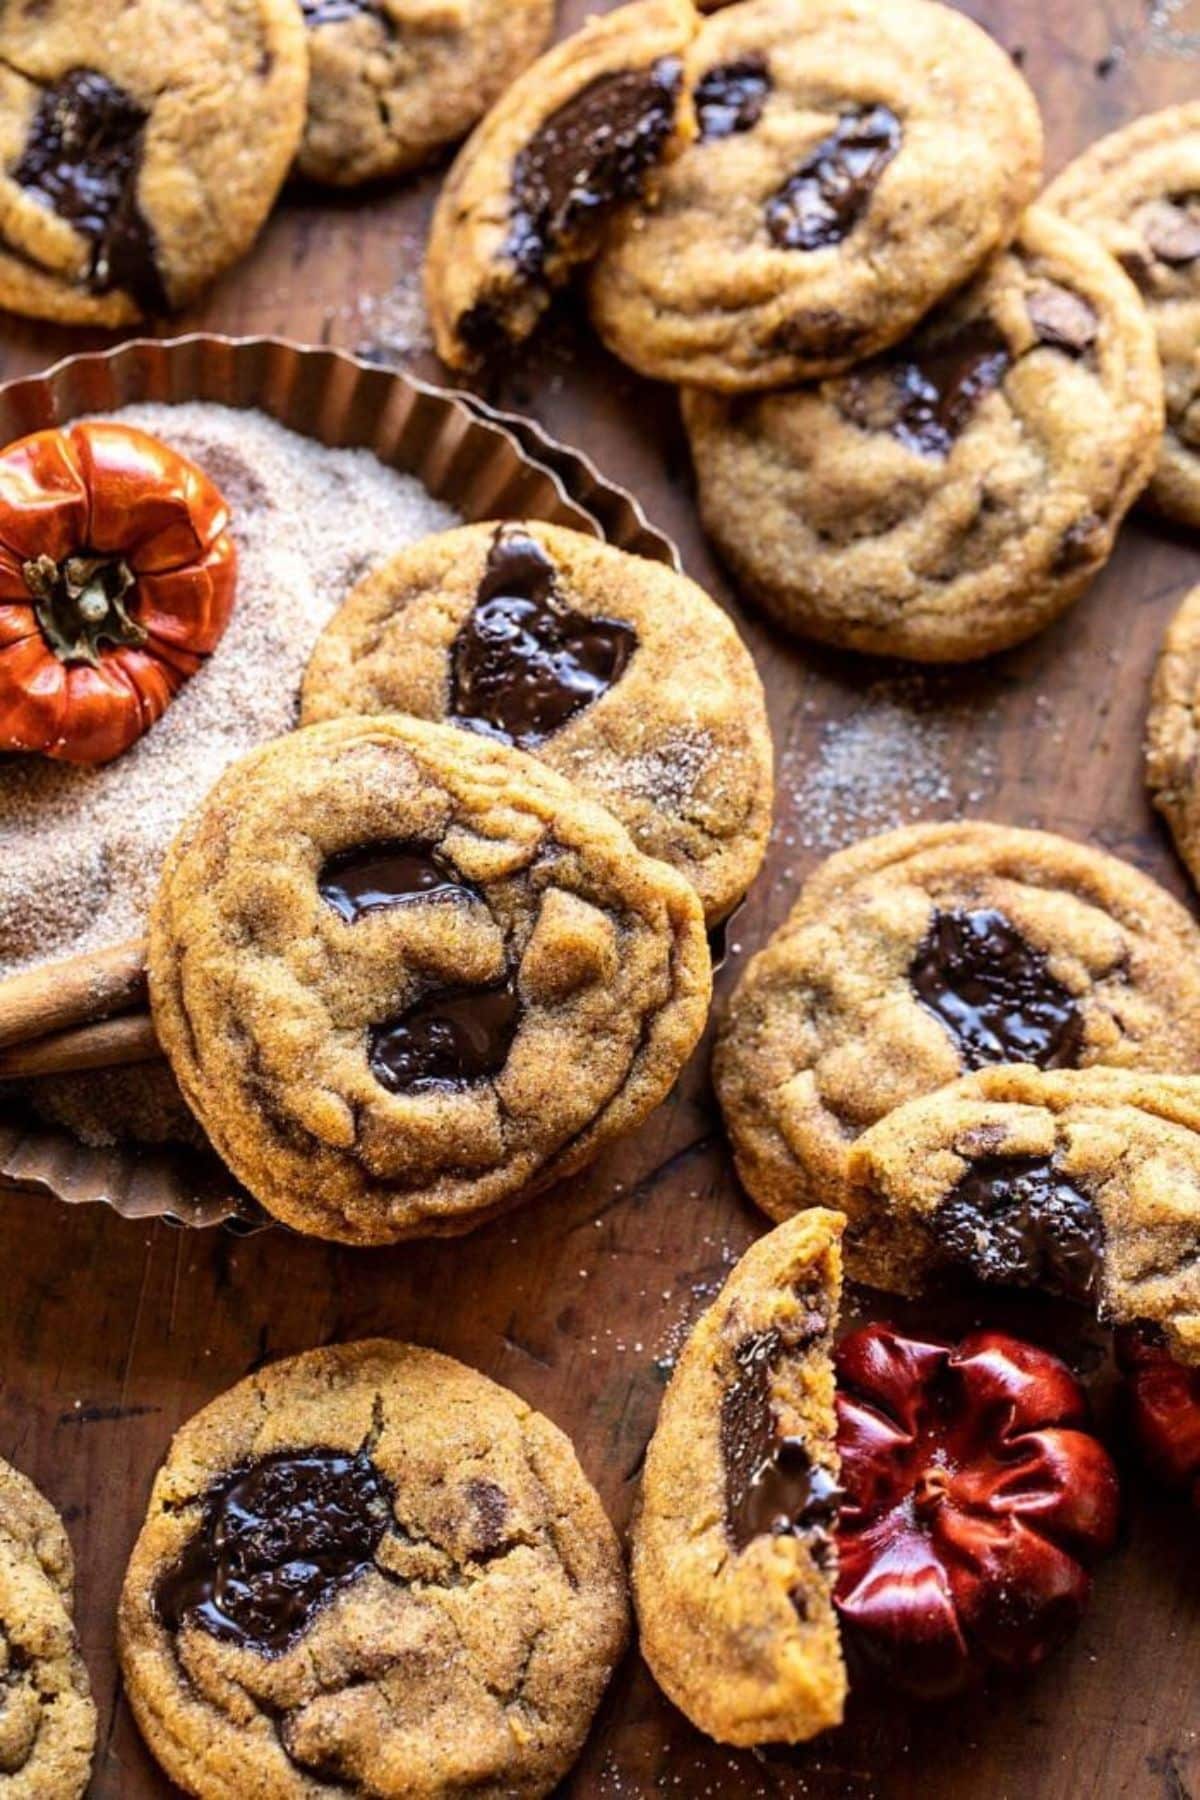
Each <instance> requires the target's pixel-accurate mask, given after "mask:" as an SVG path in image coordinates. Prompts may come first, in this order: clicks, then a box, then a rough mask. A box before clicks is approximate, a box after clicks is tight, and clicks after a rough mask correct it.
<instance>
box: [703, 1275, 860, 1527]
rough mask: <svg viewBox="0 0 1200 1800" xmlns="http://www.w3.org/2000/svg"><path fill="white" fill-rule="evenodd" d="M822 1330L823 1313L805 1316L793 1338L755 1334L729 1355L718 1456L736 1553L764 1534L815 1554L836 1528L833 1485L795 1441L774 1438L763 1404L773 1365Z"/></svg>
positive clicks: (769, 1410) (769, 1411) (771, 1416)
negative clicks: (807, 1543)
mask: <svg viewBox="0 0 1200 1800" xmlns="http://www.w3.org/2000/svg"><path fill="white" fill-rule="evenodd" d="M827 1328H828V1321H827V1319H826V1318H825V1316H824V1314H823V1313H822V1312H819V1311H812V1312H810V1315H809V1318H808V1320H807V1321H806V1323H805V1326H804V1328H803V1329H802V1330H801V1331H800V1332H799V1333H796V1334H789V1335H788V1336H786V1337H785V1335H784V1334H783V1333H782V1332H781V1331H779V1330H771V1331H765V1332H759V1333H758V1334H756V1335H755V1336H753V1337H748V1338H745V1339H743V1341H742V1342H741V1343H740V1344H739V1345H738V1347H737V1349H736V1351H735V1352H734V1360H735V1362H736V1363H737V1368H738V1373H737V1376H736V1378H735V1380H734V1381H733V1383H732V1384H731V1386H730V1387H729V1388H728V1389H727V1390H726V1392H725V1395H724V1398H723V1400H722V1403H721V1455H722V1459H723V1461H724V1465H725V1524H726V1530H727V1532H728V1535H729V1538H730V1541H731V1542H732V1544H733V1546H734V1548H735V1549H736V1550H738V1551H742V1550H744V1549H745V1548H746V1546H747V1545H748V1544H751V1543H753V1542H754V1540H755V1538H758V1537H762V1536H764V1535H765V1534H767V1533H768V1532H770V1533H773V1534H775V1535H776V1536H786V1535H794V1536H796V1537H812V1538H813V1539H814V1545H815V1547H819V1546H820V1545H821V1544H822V1543H823V1542H824V1540H825V1539H826V1537H827V1535H828V1532H829V1530H830V1528H831V1527H832V1526H833V1524H834V1523H835V1522H836V1519H837V1509H838V1504H839V1500H840V1490H839V1488H838V1484H837V1481H836V1480H835V1478H834V1477H833V1475H832V1474H831V1473H830V1472H829V1470H828V1469H822V1468H820V1467H819V1466H818V1465H817V1464H815V1463H814V1462H813V1460H812V1458H811V1456H810V1454H809V1452H808V1449H807V1448H806V1446H805V1445H804V1444H803V1443H802V1442H801V1441H800V1440H799V1439H798V1438H788V1437H782V1436H780V1434H779V1429H778V1425H777V1422H776V1418H775V1412H774V1407H773V1405H772V1402H771V1375H772V1373H773V1371H774V1369H775V1368H776V1366H777V1365H778V1363H779V1362H780V1361H781V1360H782V1359H783V1358H784V1357H786V1356H789V1355H795V1354H797V1353H798V1352H799V1351H801V1350H802V1349H803V1348H804V1347H805V1346H806V1345H807V1344H809V1343H811V1342H813V1341H814V1340H815V1339H816V1338H818V1337H820V1335H821V1334H822V1332H824V1331H825V1330H826V1329H827Z"/></svg>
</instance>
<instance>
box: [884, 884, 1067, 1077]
mask: <svg viewBox="0 0 1200 1800" xmlns="http://www.w3.org/2000/svg"><path fill="white" fill-rule="evenodd" d="M908 978H909V981H910V983H911V985H912V989H913V992H914V993H915V995H916V997H917V999H918V1000H919V1001H920V1002H921V1004H922V1006H925V1007H927V1008H928V1009H929V1011H930V1012H931V1013H932V1014H933V1015H934V1017H935V1018H937V1019H939V1020H940V1021H941V1023H942V1024H943V1025H944V1026H945V1028H946V1030H947V1031H948V1032H949V1034H950V1036H951V1037H952V1038H953V1040H954V1042H955V1044H956V1046H957V1047H958V1050H959V1052H960V1054H961V1056H962V1060H963V1064H964V1066H965V1067H966V1068H968V1069H982V1068H986V1067H987V1066H988V1065H989V1064H991V1063H1033V1064H1035V1065H1036V1066H1037V1067H1038V1068H1039V1069H1073V1068H1074V1067H1075V1066H1076V1064H1077V1063H1078V1060H1079V1053H1080V1049H1081V1047H1082V1044H1083V1020H1082V1018H1081V1016H1080V1012H1079V1007H1078V1005H1077V1003H1076V1001H1075V998H1074V996H1073V995H1072V994H1071V993H1070V992H1069V991H1068V989H1067V988H1065V987H1064V986H1063V984H1062V982H1061V981H1059V980H1058V979H1057V978H1056V977H1055V976H1054V975H1052V974H1051V973H1050V969H1049V967H1048V965H1047V962H1046V958H1045V957H1044V956H1043V955H1042V953H1041V951H1040V950H1035V949H1034V947H1033V946H1032V944H1029V943H1027V942H1026V941H1025V939H1024V938H1023V937H1022V936H1021V934H1020V932H1019V931H1018V930H1017V928H1016V926H1015V925H1014V924H1013V923H1012V921H1011V920H1010V919H1007V918H1006V917H1005V916H1004V914H1003V913H1002V912H998V911H996V910H995V909H993V908H987V909H981V910H980V911H978V912H965V911H959V910H954V911H951V912H941V911H938V912H935V913H934V915H933V919H932V921H931V923H930V926H929V930H928V931H927V932H926V934H925V937H924V939H923V940H922V942H921V944H920V946H919V947H918V949H917V953H916V955H915V956H914V958H913V961H912V964H911V967H910V968H909V974H908Z"/></svg>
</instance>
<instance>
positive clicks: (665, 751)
mask: <svg viewBox="0 0 1200 1800" xmlns="http://www.w3.org/2000/svg"><path fill="white" fill-rule="evenodd" d="M386 712H403V713H411V714H413V715H414V716H415V717H417V718H421V719H437V720H449V721H450V722H451V723H452V724H456V725H463V726H465V727H467V728H468V729H469V730H472V731H476V732H481V733H483V734H484V735H486V736H488V737H492V738H496V739H499V740H500V741H501V742H504V743H513V744H517V745H519V746H520V747H521V748H522V749H524V750H529V751H531V752H532V753H533V754H534V755H535V756H537V757H539V758H540V759H541V760H542V761H544V762H546V763H548V764H549V765H550V767H551V768H553V769H557V770H558V771H559V773H560V774H562V775H566V776H568V777H569V778H570V780H571V781H573V782H574V783H575V785H576V786H577V787H578V788H579V789H580V790H581V791H582V792H583V793H585V794H588V795H589V796H590V797H591V798H592V799H594V800H598V801H600V803H601V804H602V805H604V806H607V807H608V809H609V811H610V812H612V813H615V815H616V817H617V818H618V819H620V821H621V823H622V824H623V825H624V826H625V828H626V830H627V831H628V832H629V834H630V836H631V837H632V838H633V840H634V842H635V843H636V844H637V846H638V848H639V849H640V850H644V851H645V852H646V854H647V856H657V857H659V858H661V860H662V861H663V862H668V863H670V864H672V866H673V867H674V868H676V869H678V870H679V871H680V873H681V874H683V875H686V876H687V878H688V880H689V881H690V882H691V883H692V885H693V887H694V888H695V889H696V890H697V892H698V893H699V895H700V898H701V900H702V901H703V902H704V910H705V915H706V917H707V918H708V920H709V922H710V923H714V922H716V921H717V920H719V919H720V918H722V917H723V916H724V914H726V913H727V912H728V911H729V910H730V908H731V907H732V906H733V905H735V904H736V902H737V901H738V900H739V899H740V898H741V896H742V895H743V894H744V893H745V891H746V889H747V888H748V887H749V885H750V883H751V881H752V880H753V879H754V876H755V874H756V873H757V872H758V868H759V866H760V864H761V862H762V858H763V854H764V852H765V850H766V844H767V833H768V831H769V830H770V824H771V798H772V777H771V738H770V731H769V727H768V724H767V714H766V705H765V702H764V699H763V691H762V683H761V682H760V681H759V678H758V674H757V671H756V670H755V667H754V663H753V660H752V659H751V656H750V653H749V651H748V650H747V649H746V648H745V646H744V644H743V643H742V641H741V639H740V638H739V637H738V634H737V632H736V630H735V629H734V627H733V624H732V623H731V621H730V620H729V618H728V617H727V615H726V614H725V613H723V612H722V611H721V609H720V607H718V606H717V605H716V604H715V603H714V602H713V601H712V600H710V599H709V597H708V595H707V594H705V593H704V592H703V591H702V589H700V588H698V587H697V586H696V584H695V583H694V582H692V581H689V580H688V579H687V577H686V576H684V575H679V574H677V573H676V572H675V571H674V570H673V569H667V568H664V567H663V566H662V565H661V564H659V563H654V562H648V561H646V560H645V559H644V558H643V557H640V556H628V555H626V554H625V552H623V551H621V550H614V549H612V548H611V547H610V546H608V545H607V544H601V543H597V542H596V540H595V539H593V538H588V537H584V536H583V535H582V534H581V533H579V532H575V531H564V530H563V529H562V528H561V527H558V526H553V525H542V524H538V523H536V522H532V521H531V522H527V523H523V524H516V525H466V526H463V527H462V529H461V530H458V531H448V532H445V533H444V534H442V535H440V536H438V537H433V538H426V539H424V540H423V541H422V542H421V543H419V544H416V545H414V546H413V547H412V548H411V549H409V550H402V551H401V552H400V554H399V555H398V556H396V557H395V558H394V559H393V560H392V561H391V562H390V563H388V564H386V565H385V566H384V567H383V568H381V569H379V570H377V571H376V572H375V573H373V574H371V575H369V576H368V577H367V578H366V580H365V581H364V582H362V583H361V585H360V586H359V587H358V588H356V589H355V591H354V593H353V594H352V595H351V596H350V598H349V599H348V600H347V602H346V604H345V605H344V606H343V607H342V609H341V611H340V612H339V613H337V615H336V616H335V617H334V619H333V620H332V622H331V623H330V624H329V625H328V626H327V627H326V630H325V632H324V633H323V635H322V637H321V638H320V640H319V642H318V644H317V647H316V650H315V651H314V653H313V658H312V661H311V662H310V664H309V666H308V672H307V675H306V677H305V682H304V690H303V700H302V718H303V720H304V722H305V723H306V724H309V723H315V722H316V721H318V720H321V719H330V718H337V717H340V716H342V715H344V714H347V713H386Z"/></svg>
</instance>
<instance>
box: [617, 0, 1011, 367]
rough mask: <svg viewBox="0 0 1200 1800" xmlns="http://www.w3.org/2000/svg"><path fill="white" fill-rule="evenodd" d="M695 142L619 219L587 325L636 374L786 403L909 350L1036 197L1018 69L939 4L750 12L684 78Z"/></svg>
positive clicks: (912, 0)
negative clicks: (771, 395) (802, 384)
mask: <svg viewBox="0 0 1200 1800" xmlns="http://www.w3.org/2000/svg"><path fill="white" fill-rule="evenodd" d="M685 107H686V109H687V110H688V111H690V114H691V117H690V119H686V120H685V123H686V124H687V125H688V126H689V127H690V128H691V129H692V130H693V131H694V134H695V135H694V141H693V142H692V143H690V144H688V145H687V146H686V147H683V148H682V149H681V153H680V154H679V155H678V156H676V157H674V158H673V159H672V160H671V161H669V162H668V164H667V165H666V167H665V168H664V170H663V173H662V177H661V180H660V181H659V182H658V183H657V184H656V188H655V191H654V192H653V193H652V194H651V195H650V196H649V197H648V201H647V203H646V204H645V205H643V204H640V203H639V204H635V205H632V206H630V207H629V208H627V209H625V210H624V211H623V212H622V213H621V215H620V216H619V218H618V219H617V221H616V222H615V223H614V226H613V228H612V230H611V232H610V234H609V236H608V239H607V241H606V244H605V247H604V251H603V254H602V255H601V257H600V259H599V261H598V262H597V264H596V267H595V270H594V271H593V276H592V282H591V307H592V316H593V318H594V320H595V322H596V325H597V326H598V328H599V330H600V333H601V336H602V337H603V338H604V339H605V341H606V342H607V343H608V345H609V346H610V348H611V349H613V350H615V351H616V353H617V354H618V356H621V357H623V358H624V359H625V361H626V362H629V363H632V365H633V366H634V368H636V369H640V370H641V371H642V372H643V374H647V375H653V376H656V377H658V378H659V379H661V380H665V381H676V382H680V383H682V384H684V385H685V386H696V387H704V388H716V389H720V390H721V391H724V392H744V391H746V390H748V389H760V388H778V387H785V386H787V385H788V384H789V383H791V382H795V381H802V380H807V379H810V378H811V377H813V376H817V375H824V374H828V373H830V372H832V371H833V370H836V369H844V368H846V367H848V366H849V365H850V364H851V363H855V362H859V361H861V360H862V359H863V357H866V356H869V355H871V354H872V353H873V352H874V351H877V350H881V349H883V348H885V346H887V345H888V344H892V343H895V342H896V341H897V339H899V338H901V337H903V336H904V335H905V333H906V332H907V331H908V330H909V329H910V328H911V327H912V326H913V325H915V323H916V321H917V320H918V319H919V318H920V317H921V315H922V314H923V313H925V312H927V311H928V310H929V308H930V307H931V306H932V305H934V304H935V302H936V301H938V300H939V299H941V298H942V296H943V295H945V294H948V293H950V292H951V291H952V290H953V289H955V288H957V287H959V286H961V284H962V283H963V282H964V281H966V280H967V279H968V277H969V276H971V275H972V274H974V272H975V270H976V269H977V268H978V267H979V265H980V264H981V263H982V262H983V261H984V260H985V259H986V258H987V257H988V256H989V255H991V253H992V252H993V251H995V250H998V249H1001V248H1002V247H1003V246H1004V245H1005V244H1006V243H1007V242H1008V240H1009V239H1010V238H1011V237H1012V235H1013V233H1014V231H1015V230H1016V226H1017V220H1018V219H1019V217H1020V215H1021V212H1022V211H1023V209H1024V208H1025V206H1026V205H1028V203H1029V201H1030V200H1032V199H1033V196H1034V194H1035V193H1036V191H1037V187H1038V183H1039V180H1040V177H1041V155H1042V133H1041V122H1040V119H1039V117H1038V110H1037V105H1036V103H1035V101H1034V98H1033V95H1032V94H1031V93H1030V91H1029V88H1028V87H1027V86H1026V84H1025V82H1024V80H1023V78H1022V77H1021V75H1020V74H1019V73H1018V72H1017V70H1016V68H1015V67H1014V66H1013V63H1012V61H1011V60H1010V58H1009V57H1008V56H1007V55H1006V54H1005V52H1004V51H1003V50H1002V49H1001V48H1000V46H999V45H998V44H997V43H995V42H994V40H993V39H991V38H990V37H988V36H987V34H986V33H985V32H983V31H981V30H980V29H979V27H978V26H976V25H974V24H972V22H971V21H970V20H969V19H967V18H964V16H963V15H962V13H960V12H957V11H955V10H954V9H953V8H951V7H948V6H939V5H935V4H932V3H931V0H745V4H744V5H740V6H731V7H729V8H728V9H727V10H725V11H722V12H719V13H717V14H716V15H715V16H714V17H713V18H711V19H708V20H706V21H705V22H704V24H703V25H702V27H701V29H700V32H699V34H698V35H697V37H696V39H695V41H694V43H693V44H692V46H691V48H690V50H689V51H688V54H687V59H686V99H685Z"/></svg>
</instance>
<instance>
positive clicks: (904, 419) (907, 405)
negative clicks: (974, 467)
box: [839, 319, 1013, 456]
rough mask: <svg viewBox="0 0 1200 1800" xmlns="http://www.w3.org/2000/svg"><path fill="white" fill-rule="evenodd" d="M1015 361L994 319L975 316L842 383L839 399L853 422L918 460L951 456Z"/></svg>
mask: <svg viewBox="0 0 1200 1800" xmlns="http://www.w3.org/2000/svg"><path fill="white" fill-rule="evenodd" d="M1012 361H1013V358H1012V354H1011V352H1010V350H1009V348H1008V344H1007V342H1006V341H1005V339H1004V337H1003V335H1002V334H1001V332H1000V331H999V330H998V329H997V327H996V326H995V325H994V324H993V323H992V321H991V320H990V319H972V320H969V321H968V322H967V323H965V324H963V325H961V326H959V327H958V328H957V330H955V331H953V332H952V333H950V335H949V336H947V337H945V338H943V339H941V341H940V342H938V343H936V344H930V345H929V346H928V347H927V348H923V349H920V350H915V351H913V352H912V353H910V354H907V355H900V354H897V353H895V352H893V353H892V354H891V355H890V356H887V357H880V358H878V359H877V360H876V361H875V362H873V363H868V364H867V365H866V367H865V368H863V369H861V370H857V371H856V372H855V373H854V374H853V375H850V376H848V377H847V378H846V379H845V380H844V381H843V382H842V383H841V384H840V392H839V402H840V405H841V409H842V411H843V412H844V413H845V415H846V417H847V418H849V419H851V420H852V421H853V422H854V424H856V425H861V426H863V427H865V428H866V429H868V430H872V431H887V432H890V433H891V435H892V436H893V437H894V438H896V439H898V440H899V442H900V443H902V444H903V445H904V446H905V447H906V448H907V449H909V450H914V451H916V453H917V454H918V455H920V456H946V455H948V454H949V452H950V449H951V446H952V445H953V444H954V441H955V439H956V438H957V437H958V436H959V435H960V433H961V432H962V430H963V428H964V427H965V426H966V424H967V422H968V421H969V419H970V417H971V415H972V413H973V412H974V410H975V408H976V406H977V405H978V404H979V401H980V400H981V399H982V398H983V396H984V395H985V394H987V393H990V392H991V390H992V389H993V388H996V387H999V385H1000V383H1001V382H1002V381H1003V379H1004V377H1005V375H1006V374H1007V372H1008V370H1009V368H1010V367H1011V366H1012Z"/></svg>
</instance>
